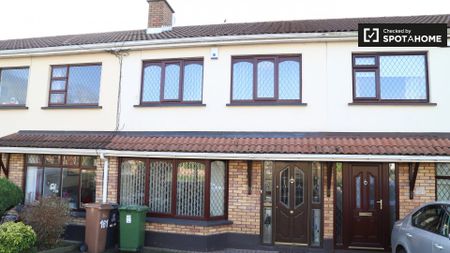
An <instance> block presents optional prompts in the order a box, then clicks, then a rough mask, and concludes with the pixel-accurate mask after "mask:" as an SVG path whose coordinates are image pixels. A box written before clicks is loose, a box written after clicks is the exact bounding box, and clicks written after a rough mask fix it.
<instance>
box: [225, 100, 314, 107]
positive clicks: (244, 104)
mask: <svg viewBox="0 0 450 253" xmlns="http://www.w3.org/2000/svg"><path fill="white" fill-rule="evenodd" d="M306 105H308V104H307V103H302V102H297V101H296V102H285V101H282V102H281V101H280V102H231V103H229V104H227V106H306Z"/></svg>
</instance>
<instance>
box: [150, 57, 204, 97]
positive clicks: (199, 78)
mask: <svg viewBox="0 0 450 253" xmlns="http://www.w3.org/2000/svg"><path fill="white" fill-rule="evenodd" d="M202 86H203V60H198V59H191V60H166V61H148V62H144V67H143V73H142V91H141V105H145V104H162V103H180V104H181V103H186V104H193V103H201V102H202Z"/></svg>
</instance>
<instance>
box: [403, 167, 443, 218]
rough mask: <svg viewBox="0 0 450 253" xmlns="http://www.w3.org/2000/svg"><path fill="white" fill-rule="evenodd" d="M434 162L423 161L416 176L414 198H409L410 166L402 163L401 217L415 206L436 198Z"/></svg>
mask: <svg viewBox="0 0 450 253" xmlns="http://www.w3.org/2000/svg"><path fill="white" fill-rule="evenodd" d="M435 167H436V166H435V164H434V163H422V164H420V166H419V171H418V173H417V178H416V186H415V192H414V198H413V199H409V167H408V164H407V163H401V164H399V165H398V168H399V187H398V188H399V194H398V197H399V204H400V205H399V206H400V208H399V209H400V210H399V218H400V219H401V218H403V217H405V216H406V215H407V214H408V213H409V212H410V211H412V210H413V209H414V208H416V207H418V206H420V205H422V204H424V203H427V202H431V201H434V200H435V199H436V190H435V189H436V180H435V174H436V172H435V171H436V169H435Z"/></svg>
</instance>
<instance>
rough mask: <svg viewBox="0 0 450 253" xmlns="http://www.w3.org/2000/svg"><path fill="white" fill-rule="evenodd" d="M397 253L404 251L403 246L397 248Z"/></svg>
mask: <svg viewBox="0 0 450 253" xmlns="http://www.w3.org/2000/svg"><path fill="white" fill-rule="evenodd" d="M397 253H406V250H405V249H404V248H403V247H400V248H399V249H397Z"/></svg>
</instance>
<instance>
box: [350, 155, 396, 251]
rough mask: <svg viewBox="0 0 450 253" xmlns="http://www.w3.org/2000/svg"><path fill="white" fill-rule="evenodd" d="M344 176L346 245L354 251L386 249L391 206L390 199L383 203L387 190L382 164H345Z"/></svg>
mask: <svg viewBox="0 0 450 253" xmlns="http://www.w3.org/2000/svg"><path fill="white" fill-rule="evenodd" d="M344 175H345V176H344V240H345V241H344V244H345V245H346V246H347V247H348V248H355V249H364V248H368V249H370V248H373V249H385V248H386V238H385V237H386V236H387V235H388V233H386V232H388V231H387V229H388V227H389V223H388V222H387V223H386V222H385V219H386V218H387V216H388V214H389V210H387V209H388V207H389V206H388V205H386V204H387V203H386V201H387V198H385V200H384V201H385V202H384V203H383V196H384V194H383V193H384V192H385V191H384V188H386V189H387V187H388V185H387V184H383V181H384V180H383V178H384V177H383V164H378V163H367V164H346V166H345V167H344ZM345 186H347V187H345Z"/></svg>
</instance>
